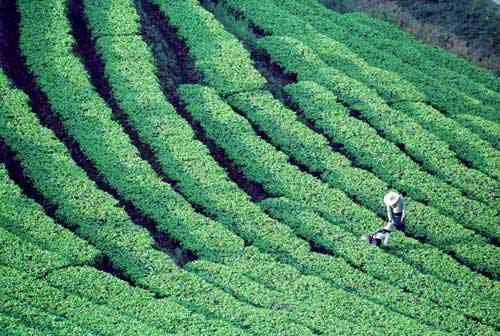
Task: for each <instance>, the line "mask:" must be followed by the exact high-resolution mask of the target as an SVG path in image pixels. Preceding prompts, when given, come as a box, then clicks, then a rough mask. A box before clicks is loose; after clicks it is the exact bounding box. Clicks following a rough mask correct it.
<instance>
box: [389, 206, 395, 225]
mask: <svg viewBox="0 0 500 336" xmlns="http://www.w3.org/2000/svg"><path fill="white" fill-rule="evenodd" d="M387 220H388V221H389V222H390V223H392V222H394V219H393V218H392V210H391V207H390V206H387Z"/></svg>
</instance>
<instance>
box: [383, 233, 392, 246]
mask: <svg viewBox="0 0 500 336" xmlns="http://www.w3.org/2000/svg"><path fill="white" fill-rule="evenodd" d="M390 235H391V234H390V233H389V232H386V233H385V236H384V240H383V241H382V245H384V246H388V245H389V236H390Z"/></svg>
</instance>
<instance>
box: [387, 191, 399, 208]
mask: <svg viewBox="0 0 500 336" xmlns="http://www.w3.org/2000/svg"><path fill="white" fill-rule="evenodd" d="M398 200H399V194H398V193H397V192H395V191H389V192H388V193H387V194H386V195H385V196H384V203H385V205H387V206H393V205H394V204H396V203H397V202H398Z"/></svg>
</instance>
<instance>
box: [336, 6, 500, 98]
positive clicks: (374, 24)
mask: <svg viewBox="0 0 500 336" xmlns="http://www.w3.org/2000/svg"><path fill="white" fill-rule="evenodd" d="M343 17H344V18H345V19H347V22H348V23H353V22H355V23H356V28H357V27H361V29H363V33H364V34H366V37H371V36H370V35H368V34H371V35H374V34H375V35H379V36H381V37H385V38H386V39H389V40H398V41H400V42H402V43H404V44H405V45H406V44H407V45H408V46H409V47H410V48H412V49H413V50H416V51H418V52H419V53H421V54H422V56H423V57H427V58H428V59H431V60H433V61H434V62H435V63H436V64H438V65H440V66H443V67H446V68H448V69H450V70H452V71H455V72H456V73H458V74H463V75H465V76H468V77H469V78H470V79H472V80H474V81H476V82H478V83H481V84H483V85H485V86H486V87H488V88H490V89H492V90H494V91H496V92H500V80H499V79H498V77H497V76H495V74H493V73H491V72H490V71H488V70H486V69H484V68H482V67H480V66H477V65H474V64H472V63H470V62H468V61H466V60H464V59H463V58H461V57H458V56H456V55H454V54H451V53H449V52H447V51H445V50H443V49H441V48H436V47H429V46H428V45H426V44H423V43H421V42H418V41H416V40H415V38H414V37H412V36H411V35H410V34H408V33H405V32H404V31H402V30H401V29H399V28H398V27H396V26H393V25H391V24H389V23H387V22H384V21H381V20H377V19H374V18H372V17H370V16H369V15H366V14H364V13H349V14H347V15H343Z"/></svg>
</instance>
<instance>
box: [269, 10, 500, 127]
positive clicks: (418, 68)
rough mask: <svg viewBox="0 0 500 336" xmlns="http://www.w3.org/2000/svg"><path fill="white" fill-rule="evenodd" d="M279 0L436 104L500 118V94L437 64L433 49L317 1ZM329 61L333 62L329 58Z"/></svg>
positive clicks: (451, 109) (293, 12)
mask: <svg viewBox="0 0 500 336" xmlns="http://www.w3.org/2000/svg"><path fill="white" fill-rule="evenodd" d="M275 2H276V4H277V5H279V6H282V7H283V9H286V10H287V12H286V13H288V16H290V14H291V15H297V16H298V17H300V19H301V20H304V22H307V23H309V24H311V25H312V26H313V27H314V28H315V29H317V31H319V32H321V33H323V34H326V35H328V36H330V37H331V38H333V39H335V40H336V41H339V42H341V43H344V44H345V45H348V46H350V47H351V48H352V50H353V51H354V52H356V53H357V54H358V55H360V56H361V57H364V58H365V59H366V60H367V62H368V63H370V64H372V65H375V66H377V67H379V68H381V69H385V70H389V71H393V72H394V73H396V74H400V75H401V76H402V77H403V78H406V79H408V80H410V81H411V82H413V83H415V85H417V87H418V88H419V89H420V90H421V91H422V92H423V93H425V94H426V96H427V97H428V98H429V99H430V100H431V101H432V102H433V103H434V104H436V105H439V106H440V107H441V108H443V109H445V110H447V111H448V112H457V113H463V112H464V107H465V106H464V105H465V104H467V105H470V107H471V108H472V109H473V110H474V111H475V112H477V113H480V114H484V115H485V116H488V117H489V118H492V120H496V121H499V117H498V115H496V110H498V108H499V107H500V94H499V93H498V92H495V91H494V90H491V89H488V88H487V87H485V86H483V85H481V84H478V83H476V82H474V81H473V80H470V79H469V78H467V77H466V76H464V75H463V72H462V71H459V72H453V71H450V70H448V69H447V68H446V67H442V66H438V65H436V64H435V62H434V61H433V60H434V59H435V57H432V56H431V55H429V52H428V50H431V51H432V50H433V49H432V48H430V47H427V48H421V49H419V50H416V48H415V47H414V46H412V45H411V44H410V43H407V42H406V41H401V40H395V39H388V38H387V36H385V35H384V34H383V32H385V31H386V29H383V30H381V31H377V32H376V33H375V34H374V33H373V32H374V29H373V27H365V26H363V25H360V24H359V23H358V22H357V20H355V19H354V20H353V19H352V17H350V16H349V15H339V14H337V13H335V12H333V11H330V10H326V8H324V7H323V6H321V5H319V4H318V3H317V1H316V0H306V1H304V2H300V3H298V2H295V1H291V0H284V1H275ZM311 4H312V6H311ZM308 5H309V6H308ZM314 5H316V6H314ZM284 16H286V14H284ZM292 18H293V17H292ZM360 26H362V27H360ZM366 28H368V29H366ZM422 51H423V53H422ZM325 61H326V62H329V60H327V59H325ZM332 64H334V62H333V63H332ZM462 68H464V67H462ZM497 82H498V81H497ZM454 96H455V97H457V98H458V99H459V101H460V102H461V103H462V105H463V106H462V107H461V106H460V104H459V103H457V102H454V101H453V100H451V98H452V97H454Z"/></svg>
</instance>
